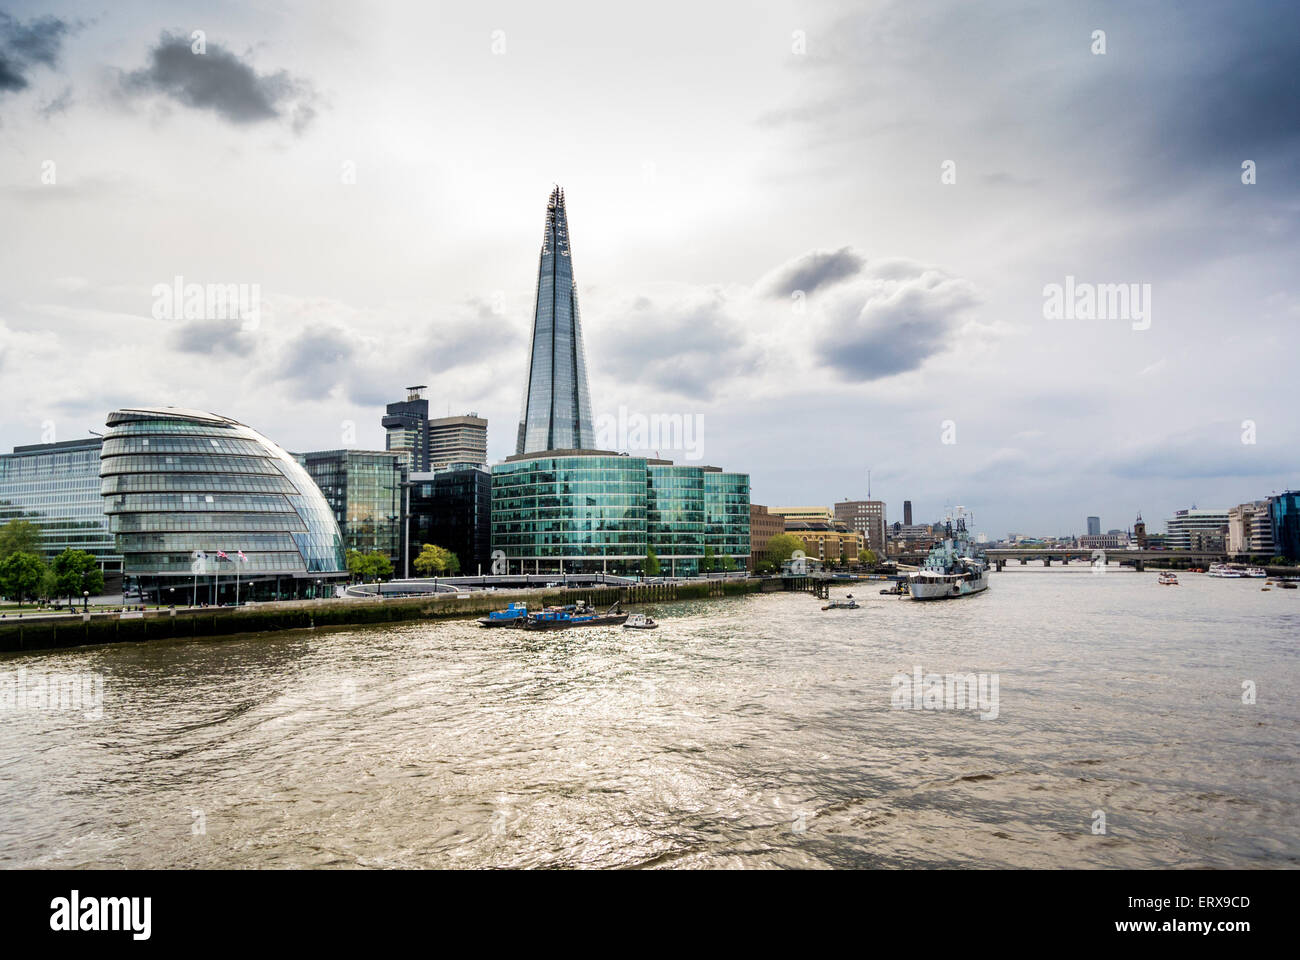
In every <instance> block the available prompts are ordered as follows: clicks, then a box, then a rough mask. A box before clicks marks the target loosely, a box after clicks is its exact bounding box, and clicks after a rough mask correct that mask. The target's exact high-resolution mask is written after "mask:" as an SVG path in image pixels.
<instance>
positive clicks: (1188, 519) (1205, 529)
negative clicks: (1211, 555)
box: [1165, 507, 1228, 552]
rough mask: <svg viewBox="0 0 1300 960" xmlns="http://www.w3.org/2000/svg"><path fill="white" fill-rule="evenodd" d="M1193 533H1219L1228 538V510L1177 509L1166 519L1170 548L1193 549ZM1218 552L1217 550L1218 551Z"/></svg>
mask: <svg viewBox="0 0 1300 960" xmlns="http://www.w3.org/2000/svg"><path fill="white" fill-rule="evenodd" d="M1193 533H1213V534H1218V535H1219V536H1220V537H1222V538H1223V539H1225V540H1226V539H1227V533H1228V511H1227V510H1198V509H1196V508H1195V507H1192V508H1191V509H1190V510H1177V511H1175V512H1174V515H1173V516H1172V517H1170V518H1169V519H1168V520H1166V521H1165V535H1166V537H1165V542H1166V545H1167V546H1168V548H1169V549H1170V550H1190V549H1192V534H1193ZM1216 552H1217V551H1216Z"/></svg>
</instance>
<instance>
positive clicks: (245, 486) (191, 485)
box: [99, 473, 298, 496]
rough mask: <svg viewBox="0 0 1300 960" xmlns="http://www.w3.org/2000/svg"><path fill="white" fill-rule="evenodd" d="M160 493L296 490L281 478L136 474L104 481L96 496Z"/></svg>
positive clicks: (277, 491) (293, 491)
mask: <svg viewBox="0 0 1300 960" xmlns="http://www.w3.org/2000/svg"><path fill="white" fill-rule="evenodd" d="M161 490H168V491H171V490H174V491H177V492H180V491H185V490H191V491H199V492H202V493H297V492H298V490H297V488H295V487H294V485H293V484H292V483H290V482H289V481H288V480H286V479H285V478H284V477H283V476H280V475H278V474H277V475H276V476H238V477H226V476H221V475H219V474H217V475H214V474H198V475H193V476H192V475H190V474H185V473H136V474H122V475H120V476H111V477H104V479H103V480H102V481H101V482H100V486H99V492H100V493H101V494H103V495H105V496H109V495H112V494H115V493H150V492H154V491H161Z"/></svg>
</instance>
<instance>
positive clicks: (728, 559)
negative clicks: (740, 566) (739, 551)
mask: <svg viewBox="0 0 1300 960" xmlns="http://www.w3.org/2000/svg"><path fill="white" fill-rule="evenodd" d="M721 562H722V570H723V572H724V573H731V572H732V571H733V570H735V569H736V558H735V557H733V556H732V555H731V554H729V553H724V554H723V555H722V561H721Z"/></svg>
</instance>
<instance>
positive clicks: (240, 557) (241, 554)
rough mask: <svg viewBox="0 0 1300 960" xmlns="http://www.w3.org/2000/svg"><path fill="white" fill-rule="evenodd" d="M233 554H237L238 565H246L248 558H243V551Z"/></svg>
mask: <svg viewBox="0 0 1300 960" xmlns="http://www.w3.org/2000/svg"><path fill="white" fill-rule="evenodd" d="M235 552H236V553H238V554H239V562H240V563H248V557H246V556H244V551H243V550H236V551H235Z"/></svg>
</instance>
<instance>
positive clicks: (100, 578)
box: [50, 547, 104, 606]
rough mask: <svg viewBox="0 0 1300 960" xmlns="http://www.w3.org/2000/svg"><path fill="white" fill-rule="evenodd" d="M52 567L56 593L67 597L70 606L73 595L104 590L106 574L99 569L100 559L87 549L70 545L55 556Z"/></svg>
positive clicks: (97, 592) (96, 592)
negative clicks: (78, 548)
mask: <svg viewBox="0 0 1300 960" xmlns="http://www.w3.org/2000/svg"><path fill="white" fill-rule="evenodd" d="M50 569H51V570H52V571H53V572H54V578H55V586H56V593H57V594H58V595H59V596H60V597H67V598H68V605H69V606H71V605H72V600H73V597H79V596H81V595H82V594H83V593H91V594H99V593H103V592H104V574H103V571H101V570H100V569H99V561H97V560H96V559H95V558H94V557H93V556H92V555H91V554H89V553H87V552H86V551H85V550H73V549H72V548H71V547H68V549H66V550H64V551H63V552H62V553H61V554H59V555H58V556H57V557H55V558H54V562H53V563H51V564H50Z"/></svg>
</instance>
